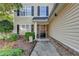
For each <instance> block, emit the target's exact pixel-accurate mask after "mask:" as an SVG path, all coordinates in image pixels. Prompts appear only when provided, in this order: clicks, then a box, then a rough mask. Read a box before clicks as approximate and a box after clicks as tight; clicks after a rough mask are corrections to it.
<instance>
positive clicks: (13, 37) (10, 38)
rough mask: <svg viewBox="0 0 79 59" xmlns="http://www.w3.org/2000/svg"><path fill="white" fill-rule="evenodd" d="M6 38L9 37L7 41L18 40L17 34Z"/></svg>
mask: <svg viewBox="0 0 79 59" xmlns="http://www.w3.org/2000/svg"><path fill="white" fill-rule="evenodd" d="M8 37H9V38H8V40H10V41H16V40H17V39H18V34H11V35H10V36H8Z"/></svg>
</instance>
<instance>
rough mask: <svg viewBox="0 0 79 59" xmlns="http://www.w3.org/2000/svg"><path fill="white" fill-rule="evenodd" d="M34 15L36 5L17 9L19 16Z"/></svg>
mask: <svg viewBox="0 0 79 59" xmlns="http://www.w3.org/2000/svg"><path fill="white" fill-rule="evenodd" d="M33 15H34V7H33V6H26V7H23V8H22V9H20V10H18V11H17V16H33Z"/></svg>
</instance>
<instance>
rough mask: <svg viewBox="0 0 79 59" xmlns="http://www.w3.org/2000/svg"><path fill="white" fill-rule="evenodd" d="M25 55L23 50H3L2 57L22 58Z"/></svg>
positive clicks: (0, 54) (1, 51)
mask: <svg viewBox="0 0 79 59" xmlns="http://www.w3.org/2000/svg"><path fill="white" fill-rule="evenodd" d="M22 54H23V50H22V49H20V48H15V49H12V48H10V49H1V50H0V56H21V55H22Z"/></svg>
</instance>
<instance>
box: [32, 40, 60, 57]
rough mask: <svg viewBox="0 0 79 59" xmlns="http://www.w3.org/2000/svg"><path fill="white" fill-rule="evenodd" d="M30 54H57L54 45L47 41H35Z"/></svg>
mask: <svg viewBox="0 0 79 59" xmlns="http://www.w3.org/2000/svg"><path fill="white" fill-rule="evenodd" d="M31 56H59V54H58V52H57V51H56V49H55V47H54V46H53V45H52V44H51V43H50V42H48V41H40V42H37V44H36V46H35V48H34V50H33V52H32V54H31Z"/></svg>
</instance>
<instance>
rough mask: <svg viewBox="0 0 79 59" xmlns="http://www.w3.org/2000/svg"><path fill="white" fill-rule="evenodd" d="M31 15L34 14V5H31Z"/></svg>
mask: <svg viewBox="0 0 79 59" xmlns="http://www.w3.org/2000/svg"><path fill="white" fill-rule="evenodd" d="M32 16H34V6H32Z"/></svg>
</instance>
